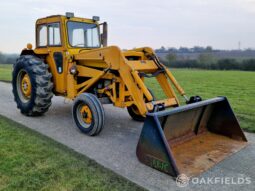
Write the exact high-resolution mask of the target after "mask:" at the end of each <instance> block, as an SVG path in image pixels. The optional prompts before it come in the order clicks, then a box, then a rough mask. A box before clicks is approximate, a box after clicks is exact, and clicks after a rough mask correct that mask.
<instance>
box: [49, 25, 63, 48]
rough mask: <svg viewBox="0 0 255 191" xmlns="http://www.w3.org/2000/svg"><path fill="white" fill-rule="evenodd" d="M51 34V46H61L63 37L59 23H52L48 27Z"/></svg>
mask: <svg viewBox="0 0 255 191" xmlns="http://www.w3.org/2000/svg"><path fill="white" fill-rule="evenodd" d="M48 33H49V43H48V45H49V46H60V45H61V36H60V25H59V23H50V24H49V25H48Z"/></svg>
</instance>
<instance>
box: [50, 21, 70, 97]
mask: <svg viewBox="0 0 255 191" xmlns="http://www.w3.org/2000/svg"><path fill="white" fill-rule="evenodd" d="M47 30H48V43H47V44H48V45H47V48H48V53H49V56H48V57H47V59H48V60H47V62H48V63H51V66H50V67H51V70H52V72H53V73H54V74H53V80H54V84H55V88H54V89H55V93H57V94H64V93H65V92H66V70H67V67H66V66H67V65H66V57H65V52H64V44H63V38H62V35H61V34H62V28H61V22H60V21H53V22H49V23H48V25H47Z"/></svg>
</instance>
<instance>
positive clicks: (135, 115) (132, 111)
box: [127, 89, 156, 122]
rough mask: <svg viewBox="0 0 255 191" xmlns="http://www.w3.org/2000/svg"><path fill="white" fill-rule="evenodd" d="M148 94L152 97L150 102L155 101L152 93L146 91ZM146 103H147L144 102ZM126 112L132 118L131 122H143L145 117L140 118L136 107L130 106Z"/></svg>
mask: <svg viewBox="0 0 255 191" xmlns="http://www.w3.org/2000/svg"><path fill="white" fill-rule="evenodd" d="M148 90H149V92H150V93H151V95H152V101H155V100H156V97H155V96H154V94H153V92H152V91H151V90H150V89H148ZM146 102H147V101H146ZM127 110H128V114H129V115H130V116H131V117H132V119H133V120H135V121H141V122H143V121H144V120H145V117H144V116H142V115H141V114H140V113H139V110H138V108H137V106H136V105H131V106H129V107H127Z"/></svg>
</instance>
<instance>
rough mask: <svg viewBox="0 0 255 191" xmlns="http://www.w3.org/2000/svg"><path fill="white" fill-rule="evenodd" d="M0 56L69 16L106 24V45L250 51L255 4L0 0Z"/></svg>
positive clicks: (254, 40)
mask: <svg viewBox="0 0 255 191" xmlns="http://www.w3.org/2000/svg"><path fill="white" fill-rule="evenodd" d="M0 1H1V2H0V5H1V6H0V14H1V16H0V51H2V52H5V53H19V52H20V51H21V50H22V49H23V48H25V47H26V44H27V43H32V44H33V45H34V42H35V21H36V20H37V18H42V17H45V16H49V15H55V14H62V15H64V14H65V12H74V14H75V16H78V17H85V18H92V16H94V15H96V16H100V18H101V21H102V22H103V21H107V22H108V28H109V29H108V30H109V32H108V35H109V40H108V44H109V45H117V46H119V47H120V48H122V49H130V48H134V47H142V46H150V47H152V48H159V47H161V46H164V47H177V48H178V47H180V46H182V47H193V46H195V45H196V46H207V45H210V46H212V47H214V48H218V49H237V48H238V42H239V41H240V42H241V48H242V49H245V48H255V0H151V1H149V0H43V1H42V0H15V1H10V0H9V1H6V0H0Z"/></svg>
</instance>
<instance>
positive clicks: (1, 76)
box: [0, 64, 12, 81]
mask: <svg viewBox="0 0 255 191" xmlns="http://www.w3.org/2000/svg"><path fill="white" fill-rule="evenodd" d="M11 70H12V65H10V64H0V80H1V81H10V80H11Z"/></svg>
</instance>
